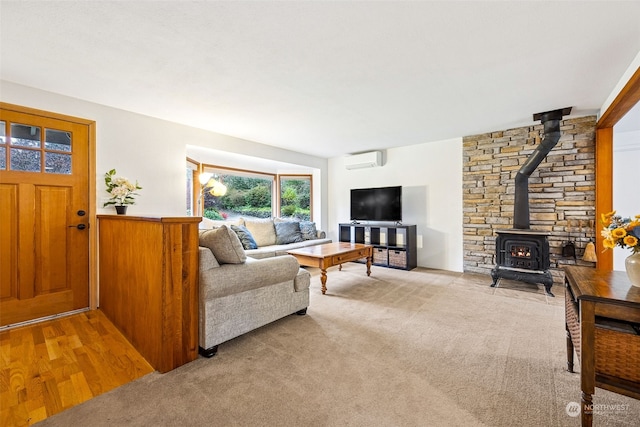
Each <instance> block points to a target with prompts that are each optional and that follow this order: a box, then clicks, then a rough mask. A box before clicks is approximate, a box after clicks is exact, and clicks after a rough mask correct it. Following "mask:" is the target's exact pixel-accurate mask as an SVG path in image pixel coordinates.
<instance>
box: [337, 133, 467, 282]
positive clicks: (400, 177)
mask: <svg viewBox="0 0 640 427" xmlns="http://www.w3.org/2000/svg"><path fill="white" fill-rule="evenodd" d="M383 159H384V164H383V166H382V167H376V168H370V169H356V170H347V169H346V168H345V167H344V157H336V158H332V159H329V170H328V173H329V195H330V197H329V225H328V229H327V231H328V233H329V236H330V237H331V238H332V239H333V240H334V241H337V240H338V224H339V223H343V222H349V209H350V206H349V197H350V190H351V189H352V188H366V187H386V186H394V185H401V186H402V191H403V194H402V196H403V197H402V202H403V206H402V211H403V221H402V222H403V224H416V225H417V232H418V242H420V240H422V248H419V249H418V266H421V267H428V268H436V269H442V270H451V271H462V268H463V251H462V220H463V215H462V138H455V139H450V140H446V141H438V142H429V143H424V144H418V145H409V146H405V147H400V148H393V149H389V150H386V151H385V152H384V156H383Z"/></svg>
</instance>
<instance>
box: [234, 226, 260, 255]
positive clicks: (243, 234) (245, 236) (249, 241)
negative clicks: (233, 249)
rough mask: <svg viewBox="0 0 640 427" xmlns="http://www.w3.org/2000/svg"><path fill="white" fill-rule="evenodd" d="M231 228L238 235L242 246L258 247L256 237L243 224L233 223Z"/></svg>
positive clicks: (247, 247) (248, 247) (246, 247)
mask: <svg viewBox="0 0 640 427" xmlns="http://www.w3.org/2000/svg"><path fill="white" fill-rule="evenodd" d="M231 229H232V230H233V231H234V232H235V233H236V234H237V235H238V238H239V239H240V243H242V247H243V248H245V249H258V245H257V244H256V241H255V239H254V238H253V236H252V235H251V232H250V231H249V230H247V228H246V227H244V226H242V225H232V226H231Z"/></svg>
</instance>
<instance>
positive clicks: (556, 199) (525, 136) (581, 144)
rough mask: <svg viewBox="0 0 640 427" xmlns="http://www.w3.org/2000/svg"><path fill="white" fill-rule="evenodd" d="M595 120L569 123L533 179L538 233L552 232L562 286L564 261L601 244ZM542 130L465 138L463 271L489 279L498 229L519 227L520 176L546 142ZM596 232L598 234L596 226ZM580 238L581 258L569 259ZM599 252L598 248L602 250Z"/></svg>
mask: <svg viewBox="0 0 640 427" xmlns="http://www.w3.org/2000/svg"><path fill="white" fill-rule="evenodd" d="M595 129H596V116H587V117H578V118H570V119H566V120H563V121H562V122H561V126H560V130H561V132H562V136H561V138H560V140H559V141H558V144H557V145H556V146H555V147H554V148H553V150H551V152H550V153H549V154H548V155H547V157H546V158H545V159H544V160H543V161H542V163H540V165H539V166H538V168H537V169H536V170H535V171H534V172H533V173H532V174H531V177H530V178H529V210H530V220H531V229H533V230H543V231H549V232H551V233H552V234H551V236H549V244H550V249H551V269H552V274H553V276H554V281H558V282H561V281H562V280H563V277H564V275H563V274H562V272H561V271H560V270H558V268H559V267H561V266H562V265H563V264H576V263H577V264H579V265H591V266H593V263H589V262H585V261H582V260H581V258H582V255H583V253H584V247H585V245H586V244H587V243H588V242H589V240H590V239H594V240H595V234H594V233H595V232H596V231H597V230H598V229H599V222H597V221H596V219H595ZM543 130H544V128H543V125H542V124H537V125H534V126H527V127H521V128H516V129H509V130H505V131H498V132H491V133H486V134H481V135H473V136H467V137H464V138H463V156H464V159H463V164H464V166H463V208H464V225H463V226H464V242H463V250H464V271H465V272H476V273H484V274H489V273H490V270H491V269H492V268H493V267H494V265H495V239H496V233H495V231H496V230H497V229H510V228H513V202H514V193H515V185H514V184H515V176H516V174H517V173H518V170H520V168H521V167H522V165H523V164H524V163H525V162H526V160H527V158H528V157H529V155H530V154H531V153H532V152H533V151H534V150H535V148H536V147H537V145H538V144H539V143H540V141H541V140H542V138H543V137H544V135H543ZM594 227H595V229H594ZM568 241H573V242H574V243H575V245H576V255H577V261H574V259H573V258H572V257H571V258H565V257H562V247H563V245H564V244H565V243H566V242H568ZM596 253H598V251H597V250H596Z"/></svg>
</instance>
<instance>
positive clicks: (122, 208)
mask: <svg viewBox="0 0 640 427" xmlns="http://www.w3.org/2000/svg"><path fill="white" fill-rule="evenodd" d="M116 213H117V214H118V215H126V214H127V206H126V205H121V206H116Z"/></svg>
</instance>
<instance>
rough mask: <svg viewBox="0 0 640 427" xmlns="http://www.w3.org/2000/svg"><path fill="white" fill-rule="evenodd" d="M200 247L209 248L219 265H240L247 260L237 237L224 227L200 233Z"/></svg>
mask: <svg viewBox="0 0 640 427" xmlns="http://www.w3.org/2000/svg"><path fill="white" fill-rule="evenodd" d="M200 246H204V247H207V248H209V249H210V250H211V252H213V255H214V256H215V257H216V259H217V260H218V262H219V263H220V264H242V263H244V262H245V261H246V260H247V255H246V254H245V253H244V248H243V247H242V243H240V239H239V238H238V235H237V234H236V233H235V232H234V231H233V230H231V229H230V228H229V227H227V226H226V225H223V226H221V227H219V228H214V229H213V230H206V231H204V232H202V234H200Z"/></svg>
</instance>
